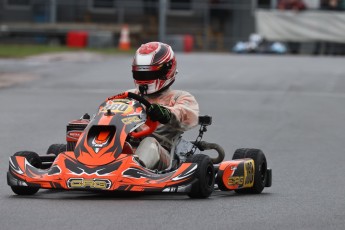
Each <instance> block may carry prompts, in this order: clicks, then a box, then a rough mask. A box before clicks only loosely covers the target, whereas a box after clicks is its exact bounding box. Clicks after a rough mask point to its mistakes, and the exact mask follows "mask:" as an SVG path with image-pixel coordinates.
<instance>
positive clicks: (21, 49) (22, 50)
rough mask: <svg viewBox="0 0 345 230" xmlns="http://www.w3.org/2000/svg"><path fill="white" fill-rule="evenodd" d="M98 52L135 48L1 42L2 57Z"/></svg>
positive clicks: (108, 52)
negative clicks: (71, 46) (74, 46)
mask: <svg viewBox="0 0 345 230" xmlns="http://www.w3.org/2000/svg"><path fill="white" fill-rule="evenodd" d="M80 51H87V52H96V53H101V54H109V55H111V54H121V53H122V54H126V53H129V54H133V53H134V50H129V51H121V50H119V49H117V48H70V47H67V46H50V45H13V44H0V58H24V57H27V56H31V55H38V54H45V53H57V52H80Z"/></svg>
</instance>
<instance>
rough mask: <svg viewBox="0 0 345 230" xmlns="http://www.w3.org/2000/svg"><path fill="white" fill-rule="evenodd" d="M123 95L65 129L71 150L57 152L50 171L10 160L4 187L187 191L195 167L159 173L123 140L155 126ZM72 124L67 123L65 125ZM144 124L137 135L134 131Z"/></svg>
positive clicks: (187, 165)
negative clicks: (72, 147)
mask: <svg viewBox="0 0 345 230" xmlns="http://www.w3.org/2000/svg"><path fill="white" fill-rule="evenodd" d="M124 98H126V95H120V97H119V96H116V97H112V98H109V99H108V100H106V101H105V102H104V103H103V104H102V105H101V106H100V108H99V112H98V114H97V115H96V116H95V117H94V118H93V119H92V120H91V121H86V120H79V121H74V122H72V124H73V125H78V123H79V124H81V125H86V124H87V126H86V128H85V130H79V131H78V130H72V131H67V137H66V139H67V142H76V145H75V149H74V151H67V152H63V153H60V154H59V155H58V156H57V157H56V159H55V160H54V161H53V163H52V165H51V166H50V167H49V169H38V168H35V167H33V166H32V165H31V164H30V163H29V162H28V161H27V160H26V159H25V158H24V157H22V156H12V157H10V168H9V177H10V179H9V184H10V185H11V186H20V185H25V184H26V185H28V186H33V187H40V188H47V189H53V188H57V189H101V190H111V191H168V192H172V191H175V192H177V191H188V187H189V185H190V184H191V183H192V182H193V181H194V180H195V177H194V172H195V169H196V168H197V164H194V163H183V164H181V165H180V167H179V168H178V169H176V170H175V171H172V172H167V173H162V174H158V173H157V172H155V171H151V170H149V169H146V168H145V167H143V166H142V165H141V164H140V163H139V162H138V159H137V157H136V156H135V155H134V154H133V153H134V149H133V148H132V147H131V145H130V144H129V143H128V142H127V137H128V136H129V135H131V136H132V137H136V138H139V137H141V136H145V135H147V134H150V133H152V132H153V131H154V130H155V129H156V127H157V123H156V122H152V121H151V120H150V119H147V117H146V113H145V109H144V107H143V106H142V105H141V104H140V103H139V102H137V101H135V100H130V99H124ZM70 124H71V123H70ZM139 126H146V129H144V130H143V131H140V132H133V131H134V130H135V129H136V128H137V127H139Z"/></svg>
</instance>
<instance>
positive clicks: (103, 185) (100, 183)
mask: <svg viewBox="0 0 345 230" xmlns="http://www.w3.org/2000/svg"><path fill="white" fill-rule="evenodd" d="M67 186H68V188H94V189H110V187H111V181H110V180H108V179H84V178H70V179H69V180H68V181H67Z"/></svg>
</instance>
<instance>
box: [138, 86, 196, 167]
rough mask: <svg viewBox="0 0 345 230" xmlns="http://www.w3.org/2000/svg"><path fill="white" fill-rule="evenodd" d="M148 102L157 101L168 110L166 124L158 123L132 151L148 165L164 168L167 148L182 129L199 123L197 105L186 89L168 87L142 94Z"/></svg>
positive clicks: (168, 151)
mask: <svg viewBox="0 0 345 230" xmlns="http://www.w3.org/2000/svg"><path fill="white" fill-rule="evenodd" d="M145 99H147V100H148V101H149V102H150V103H157V104H160V105H162V106H164V107H166V108H168V109H169V110H170V111H171V114H172V118H171V120H170V122H169V123H167V124H164V125H163V124H160V125H159V126H158V128H157V129H156V131H155V132H154V133H153V134H152V135H151V136H149V137H146V138H144V139H143V140H142V141H141V142H140V144H139V146H138V148H137V150H136V151H135V154H136V155H137V156H138V157H139V159H140V160H141V161H142V162H143V163H144V164H145V166H146V167H147V168H149V169H157V170H163V169H166V168H167V167H168V166H169V164H170V160H171V159H170V150H171V148H172V145H173V143H174V141H176V140H177V139H178V138H179V137H180V136H181V134H182V133H183V132H184V131H187V130H189V129H191V128H193V127H195V126H196V125H197V124H198V118H199V105H198V102H197V101H196V100H195V98H194V97H193V96H192V95H191V94H190V93H188V92H185V91H181V90H171V89H167V90H165V91H163V92H162V93H159V94H155V95H152V96H151V95H147V96H145Z"/></svg>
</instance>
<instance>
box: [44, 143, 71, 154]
mask: <svg viewBox="0 0 345 230" xmlns="http://www.w3.org/2000/svg"><path fill="white" fill-rule="evenodd" d="M66 150H67V145H66V144H52V145H50V146H49V148H48V150H47V154H54V155H55V156H58V155H59V154H60V153H62V152H66Z"/></svg>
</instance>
